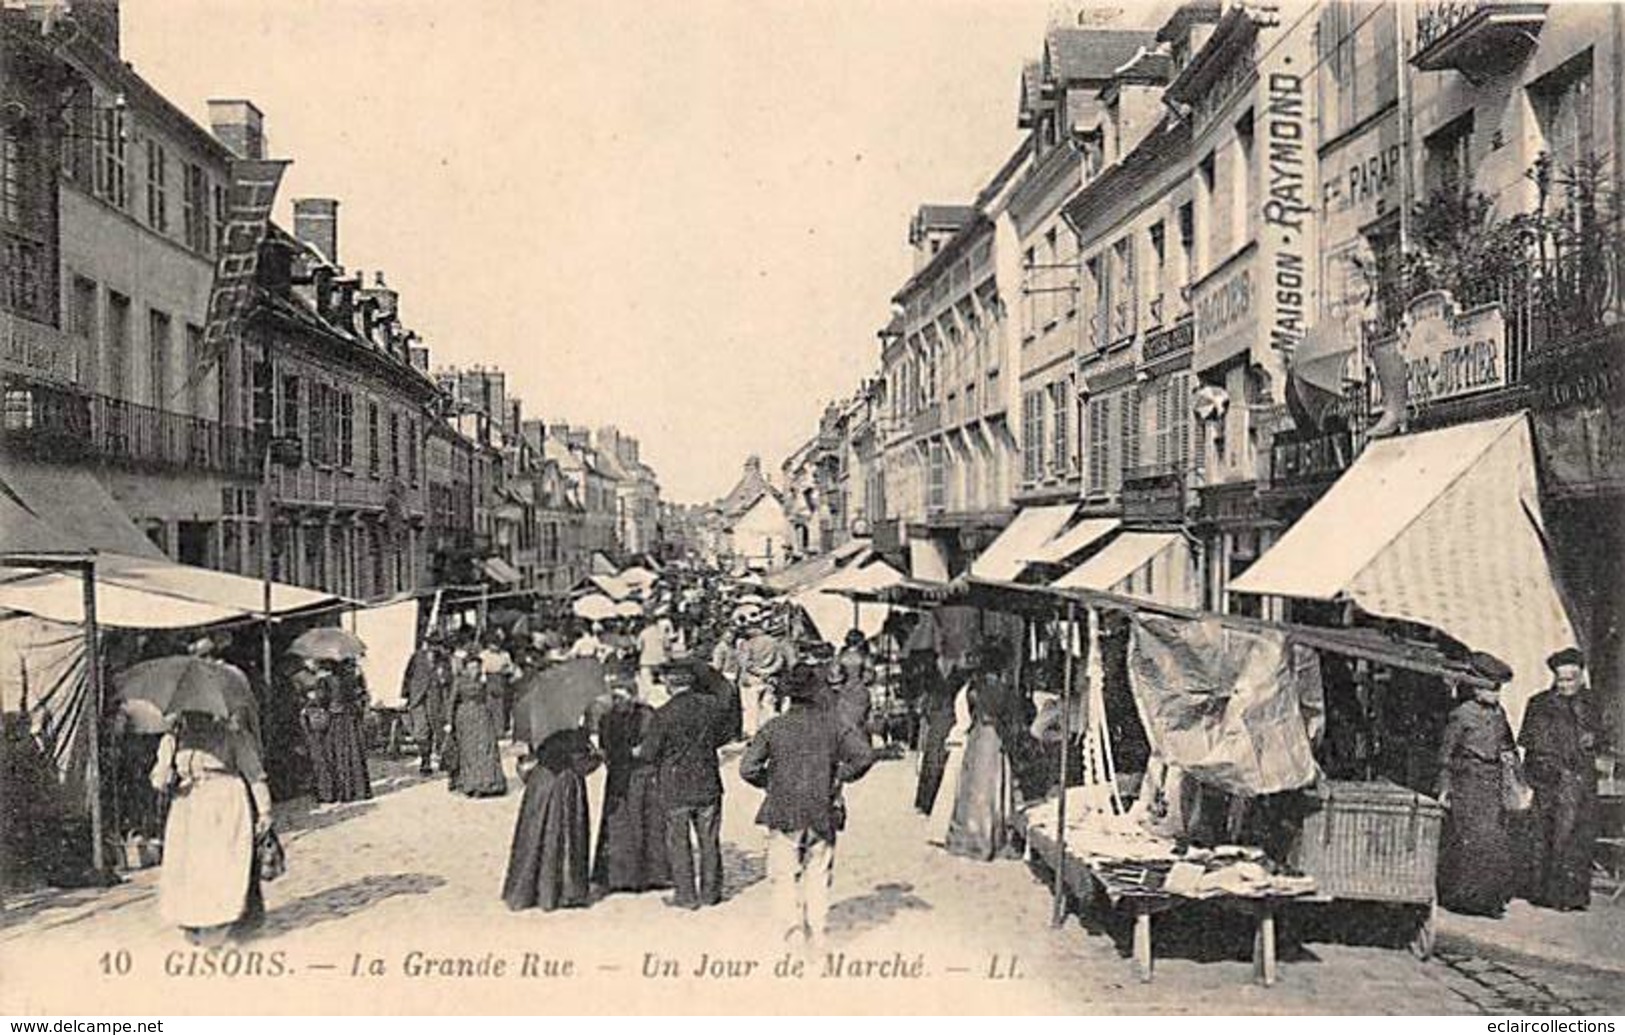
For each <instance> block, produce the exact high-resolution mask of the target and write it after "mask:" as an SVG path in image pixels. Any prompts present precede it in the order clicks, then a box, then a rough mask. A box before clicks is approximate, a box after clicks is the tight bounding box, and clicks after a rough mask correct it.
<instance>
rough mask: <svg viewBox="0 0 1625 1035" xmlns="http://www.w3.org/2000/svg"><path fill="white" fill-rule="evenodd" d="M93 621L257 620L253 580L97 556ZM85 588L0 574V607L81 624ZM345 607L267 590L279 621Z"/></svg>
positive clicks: (300, 592)
mask: <svg viewBox="0 0 1625 1035" xmlns="http://www.w3.org/2000/svg"><path fill="white" fill-rule="evenodd" d="M94 559H95V563H96V619H97V621H98V622H100V623H101V624H102V625H108V626H120V627H124V628H131V629H182V628H187V627H190V626H196V625H211V624H213V623H215V622H224V621H230V620H233V619H239V618H253V617H256V616H258V615H260V614H262V613H263V612H262V610H261V609H262V608H263V607H264V597H263V593H264V588H263V587H264V584H263V583H262V582H260V580H258V579H251V578H246V577H244V576H242V575H232V574H230V573H228V572H223V571H213V570H211V569H208V568H194V567H192V566H190V565H186V564H176V563H175V562H173V561H170V560H168V559H165V558H163V557H159V558H156V559H154V558H147V557H126V556H123V555H121V554H110V553H107V554H97V555H96V556H95V558H94ZM83 594H84V590H83V586H82V584H81V582H80V577H79V575H78V574H77V573H73V572H60V571H45V570H41V569H34V568H16V569H10V570H8V571H0V609H7V610H13V611H21V612H24V613H26V614H31V615H35V616H37V617H40V618H45V619H49V620H51V621H55V622H74V623H78V622H83V621H84V595H83ZM341 603H344V600H343V598H342V597H338V596H335V595H333V594H331V593H323V592H319V591H317V590H310V589H302V588H300V587H298V586H288V585H284V584H282V583H278V582H273V583H272V584H271V611H272V613H273V614H277V615H286V614H293V613H297V612H301V611H310V610H316V609H319V608H322V607H328V606H332V605H334V604H341Z"/></svg>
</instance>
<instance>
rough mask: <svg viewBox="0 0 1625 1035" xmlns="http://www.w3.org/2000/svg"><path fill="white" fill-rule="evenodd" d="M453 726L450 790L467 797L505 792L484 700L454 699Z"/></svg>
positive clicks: (495, 733)
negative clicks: (454, 752) (453, 770)
mask: <svg viewBox="0 0 1625 1035" xmlns="http://www.w3.org/2000/svg"><path fill="white" fill-rule="evenodd" d="M453 728H454V729H455V730H456V734H457V773H456V775H455V776H453V777H452V781H451V789H452V790H454V791H461V792H462V793H464V794H466V795H468V796H469V797H471V798H491V797H496V796H497V795H501V794H506V793H507V791H508V780H507V778H506V777H505V776H503V775H502V755H501V753H500V752H499V751H498V750H497V731H496V726H495V725H494V724H493V723H492V722H491V709H490V708H489V707H488V706H487V705H486V703H485V702H484V701H461V702H458V705H457V714H456V717H455V718H454V719H453Z"/></svg>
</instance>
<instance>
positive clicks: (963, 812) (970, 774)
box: [948, 645, 1017, 861]
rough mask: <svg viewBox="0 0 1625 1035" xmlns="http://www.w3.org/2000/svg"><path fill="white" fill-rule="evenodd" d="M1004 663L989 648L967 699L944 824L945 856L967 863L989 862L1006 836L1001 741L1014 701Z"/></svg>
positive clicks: (1006, 780)
mask: <svg viewBox="0 0 1625 1035" xmlns="http://www.w3.org/2000/svg"><path fill="white" fill-rule="evenodd" d="M1004 661H1005V654H1004V652H1003V650H1002V649H1001V648H1000V647H998V646H997V645H990V646H989V647H988V648H987V650H986V652H985V654H984V657H983V664H982V670H981V671H980V672H977V673H976V674H975V675H974V676H973V677H972V680H971V689H970V691H969V693H968V694H967V697H968V698H969V703H970V713H971V726H970V731H969V732H968V733H967V734H966V737H965V760H964V763H963V765H962V766H961V767H960V773H959V786H958V787H957V788H956V791H955V794H954V799H953V800H954V805H953V814H952V817H951V818H950V820H949V824H948V851H950V852H952V853H954V854H955V855H962V856H965V857H966V858H968V859H980V860H983V861H987V860H991V859H992V858H993V857H994V856H996V855H997V854H998V852H999V850H1000V849H1001V848H1003V847H1004V845H1005V839H1006V835H1007V826H1006V825H1007V822H1008V819H1009V812H1010V789H1011V784H1010V762H1009V752H1008V748H1007V745H1006V744H1005V737H1006V736H1009V735H1013V734H1012V731H1013V730H1014V729H1015V724H1014V723H1012V721H1011V719H1012V718H1013V717H1014V715H1015V713H1016V710H1017V708H1016V705H1017V702H1016V700H1015V694H1014V689H1013V687H1012V686H1011V685H1010V683H1009V682H1008V677H1007V676H1006V675H1005V672H1004V668H1005V664H1004Z"/></svg>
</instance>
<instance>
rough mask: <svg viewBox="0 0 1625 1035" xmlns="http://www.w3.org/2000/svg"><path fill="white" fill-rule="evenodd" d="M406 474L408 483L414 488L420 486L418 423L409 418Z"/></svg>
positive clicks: (407, 424)
mask: <svg viewBox="0 0 1625 1035" xmlns="http://www.w3.org/2000/svg"><path fill="white" fill-rule="evenodd" d="M406 472H407V481H408V483H409V484H411V486H412V487H413V488H416V487H417V484H418V422H417V421H416V420H413V419H412V418H410V417H408V418H407V420H406Z"/></svg>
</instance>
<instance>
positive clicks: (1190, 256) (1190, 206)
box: [1174, 201, 1196, 311]
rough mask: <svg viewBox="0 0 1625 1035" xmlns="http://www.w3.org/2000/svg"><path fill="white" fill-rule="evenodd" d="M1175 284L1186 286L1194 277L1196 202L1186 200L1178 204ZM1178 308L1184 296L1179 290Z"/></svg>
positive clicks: (1181, 304)
mask: <svg viewBox="0 0 1625 1035" xmlns="http://www.w3.org/2000/svg"><path fill="white" fill-rule="evenodd" d="M1174 276H1175V277H1176V278H1177V284H1178V286H1179V287H1180V288H1185V287H1188V286H1189V285H1190V283H1191V281H1193V280H1195V279H1196V204H1195V202H1191V201H1187V202H1185V203H1184V204H1183V205H1181V206H1179V261H1178V268H1176V269H1175V270H1174ZM1179 295H1180V309H1181V310H1182V311H1183V309H1184V308H1185V296H1184V292H1183V291H1181V292H1180V293H1179Z"/></svg>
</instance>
